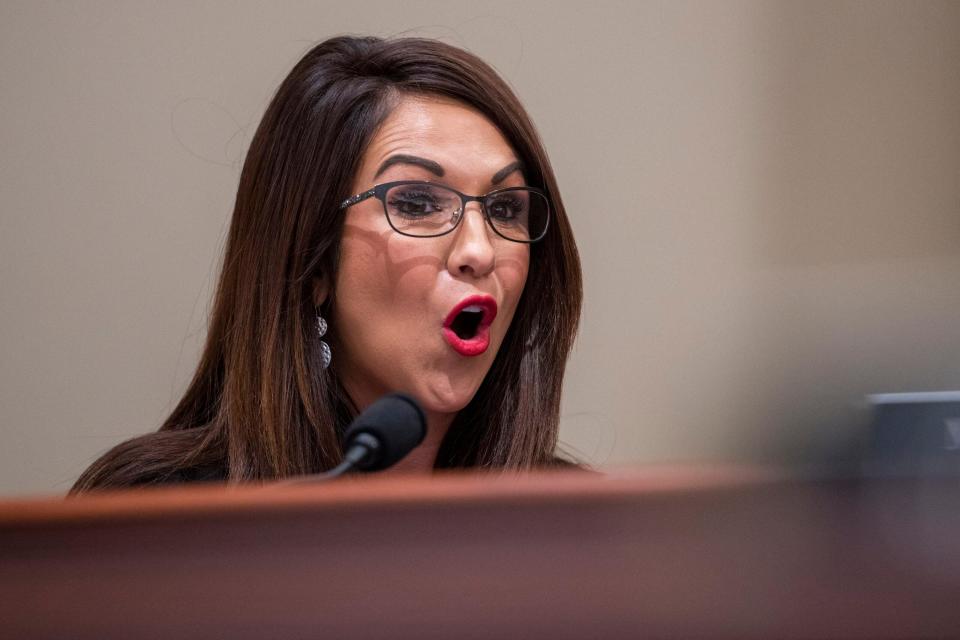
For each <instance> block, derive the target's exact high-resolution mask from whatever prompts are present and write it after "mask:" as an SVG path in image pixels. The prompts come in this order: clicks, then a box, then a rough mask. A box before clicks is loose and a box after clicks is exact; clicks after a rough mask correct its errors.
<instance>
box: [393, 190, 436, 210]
mask: <svg viewBox="0 0 960 640" xmlns="http://www.w3.org/2000/svg"><path fill="white" fill-rule="evenodd" d="M387 206H388V207H389V208H390V213H397V214H399V215H403V216H414V217H418V216H428V215H430V214H432V213H437V212H439V211H442V210H443V207H442V205H441V203H440V202H439V200H438V199H437V197H436V195H435V194H433V193H430V192H428V191H425V190H419V191H418V190H414V189H403V190H400V189H394V190H392V191H390V193H389V194H388V197H387Z"/></svg>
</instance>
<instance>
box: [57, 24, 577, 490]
mask: <svg viewBox="0 0 960 640" xmlns="http://www.w3.org/2000/svg"><path fill="white" fill-rule="evenodd" d="M478 196H483V197H478ZM580 303H581V279H580V265H579V260H578V256H577V251H576V245H575V244H574V241H573V235H572V233H571V229H570V226H569V223H568V221H567V217H566V214H565V212H564V208H563V204H562V202H561V200H560V194H559V191H558V189H557V185H556V180H555V179H554V176H553V172H552V170H551V168H550V164H549V161H548V159H547V155H546V152H545V151H544V149H543V147H542V145H541V143H540V141H539V139H538V137H537V135H536V132H535V130H534V127H533V125H532V123H531V122H530V120H529V118H528V116H527V115H526V113H525V112H524V110H523V108H522V106H521V105H520V103H519V102H518V100H517V98H516V97H515V96H514V95H513V93H512V92H511V91H510V89H509V88H508V87H507V85H506V84H505V83H504V82H503V80H501V79H500V78H499V77H498V76H497V74H496V73H495V72H494V71H493V69H492V68H490V67H489V66H488V65H486V64H485V63H484V62H482V61H481V60H479V59H478V58H476V57H475V56H473V55H471V54H469V53H466V52H464V51H462V50H459V49H457V48H455V47H452V46H449V45H446V44H443V43H440V42H436V41H431V40H425V39H396V40H380V39H377V38H352V37H337V38H333V39H330V40H327V41H326V42H323V43H321V44H320V45H318V46H316V47H315V48H313V49H312V50H311V51H310V52H309V53H308V54H307V55H306V56H305V57H304V58H303V59H302V60H301V61H300V62H299V63H298V64H297V65H296V67H294V69H293V71H292V72H291V73H290V75H289V76H288V77H287V78H286V79H285V80H284V82H283V83H282V84H281V85H280V87H279V89H278V90H277V93H276V95H275V96H274V98H273V100H272V102H271V104H270V106H269V107H268V109H267V111H266V114H265V115H264V117H263V120H262V121H261V123H260V126H259V128H258V129H257V132H256V134H255V136H254V138H253V141H252V142H251V145H250V149H249V151H248V153H247V157H246V160H245V162H244V166H243V171H242V174H241V178H240V184H239V188H238V192H237V199H236V205H235V208H234V213H233V219H232V223H231V227H230V232H229V236H228V240H227V245H226V254H225V257H224V262H223V269H222V273H221V276H220V280H219V284H218V288H217V292H216V296H215V301H214V307H213V313H212V317H211V320H210V326H209V332H208V337H207V341H206V345H205V348H204V351H203V355H202V358H201V361H200V364H199V366H198V368H197V372H196V373H195V375H194V377H193V380H192V381H191V383H190V385H189V387H188V389H187V391H186V394H185V395H184V397H183V399H182V400H181V401H180V403H179V404H178V405H177V407H176V409H175V410H174V411H173V413H172V414H171V415H170V417H169V418H168V419H167V420H166V421H165V422H164V423H163V425H162V426H161V428H160V430H159V431H158V432H156V433H151V434H148V435H145V436H141V437H138V438H134V439H132V440H129V441H127V442H124V443H122V444H120V445H118V446H116V447H115V448H113V449H112V450H111V451H109V452H108V453H106V454H105V455H104V456H102V457H101V458H100V459H99V460H97V461H96V462H95V463H94V464H93V465H91V466H90V468H89V469H87V470H86V471H85V472H84V473H83V475H82V476H81V477H80V479H79V480H78V481H77V483H76V485H75V486H74V487H73V490H72V491H73V492H82V491H87V490H90V489H94V488H100V487H113V486H129V485H138V484H156V483H163V482H182V481H190V480H228V481H231V482H241V481H264V480H270V479H278V478H284V477H288V476H293V475H299V474H310V473H317V472H321V471H324V470H327V469H330V468H332V467H334V466H335V465H336V464H337V463H338V462H339V461H340V459H341V456H342V450H341V443H340V438H341V436H342V434H343V431H344V430H345V428H346V426H347V425H348V424H349V422H350V420H351V419H352V417H353V416H354V415H356V414H357V412H358V411H362V410H363V409H364V408H365V407H366V406H367V405H368V404H369V403H371V402H372V401H374V400H375V399H376V398H377V397H379V396H380V395H382V394H384V393H388V392H391V391H405V392H407V393H409V394H411V395H413V397H414V398H416V399H417V400H418V401H419V402H420V404H421V405H422V406H423V408H424V411H425V413H426V415H427V436H426V439H425V441H424V443H423V444H422V445H421V446H420V447H418V448H417V449H415V450H414V451H413V452H412V453H411V454H410V455H409V456H408V457H407V458H406V459H405V460H403V461H401V463H400V465H401V466H405V467H406V468H408V469H430V468H440V467H483V468H505V469H506V468H509V469H532V468H536V467H544V466H551V465H555V464H558V463H559V462H560V461H559V459H558V458H557V457H556V456H555V453H554V449H555V447H556V442H557V429H558V418H559V405H560V392H561V386H562V380H563V370H564V365H565V362H566V358H567V355H568V353H569V351H570V348H571V345H572V342H573V338H574V335H575V333H576V328H577V322H578V319H579V313H580Z"/></svg>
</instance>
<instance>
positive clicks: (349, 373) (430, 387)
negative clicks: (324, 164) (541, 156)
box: [330, 97, 530, 415]
mask: <svg viewBox="0 0 960 640" xmlns="http://www.w3.org/2000/svg"><path fill="white" fill-rule="evenodd" d="M517 160H518V159H517V156H516V154H515V153H514V151H513V149H512V148H511V147H510V145H509V144H508V143H507V141H506V139H504V137H503V135H502V134H501V133H500V131H499V130H498V129H497V128H496V127H495V126H494V125H493V124H492V123H491V122H490V121H489V120H487V119H486V118H485V117H484V116H483V115H481V114H480V113H479V112H477V111H475V110H473V109H471V108H470V107H468V106H466V105H464V104H461V103H458V102H454V101H450V100H447V99H444V98H435V97H405V98H403V99H402V100H401V102H400V103H399V105H398V106H397V107H396V108H395V109H394V111H393V112H392V113H391V114H390V115H389V116H388V117H387V119H386V120H385V121H384V123H383V124H382V126H381V127H380V129H379V130H378V132H377V133H376V134H375V136H374V138H373V140H372V141H371V143H370V145H369V147H368V148H367V150H366V153H365V154H364V156H363V159H362V161H361V166H360V170H359V172H358V173H357V175H356V177H355V179H354V182H353V189H352V190H351V195H352V194H355V193H362V192H364V191H366V190H368V189H370V188H372V187H373V186H374V185H376V184H382V183H385V182H393V181H397V180H425V181H431V182H436V183H439V184H443V185H446V186H449V187H452V188H454V189H456V190H458V191H461V192H463V193H466V194H469V195H482V194H486V193H487V192H489V191H491V190H493V189H499V188H503V187H513V186H522V185H524V184H525V182H524V178H523V174H522V172H521V169H520V168H519V164H518V162H517ZM511 165H513V167H514V168H513V169H511ZM343 214H344V216H345V218H344V227H343V238H342V242H341V246H340V263H339V267H338V270H337V276H336V282H335V284H334V286H335V297H334V308H333V310H332V314H331V315H332V317H331V318H330V324H331V327H332V331H331V335H333V336H335V338H334V343H333V344H332V345H331V346H332V347H333V358H334V364H333V366H334V368H335V369H336V370H337V372H338V374H339V376H340V379H341V380H342V382H343V385H344V387H345V389H346V390H347V392H348V393H349V394H350V396H351V398H352V399H353V400H354V402H355V403H356V404H357V405H358V407H359V408H360V409H363V408H364V407H365V406H366V405H367V404H369V403H371V402H373V401H374V400H376V399H377V398H378V397H380V396H381V395H383V394H385V393H389V392H391V391H404V392H407V393H410V394H411V395H413V396H414V397H415V398H416V399H417V400H419V401H420V403H421V404H422V405H423V407H424V409H425V410H426V411H427V412H428V415H430V414H433V415H438V414H439V415H445V414H446V415H450V414H454V413H456V412H457V411H459V410H460V409H462V408H463V407H464V406H466V404H467V403H468V402H469V401H470V400H471V398H473V396H474V394H475V393H476V391H477V389H478V388H479V386H480V383H481V382H482V381H483V378H484V376H486V374H487V371H489V369H490V366H491V365H492V363H493V360H494V357H495V356H496V354H497V351H498V349H499V348H500V344H501V343H502V341H503V338H504V335H505V334H506V332H507V329H508V327H509V326H510V321H511V320H512V319H513V314H514V312H515V311H516V308H517V302H518V301H519V299H520V294H521V293H522V292H523V286H524V283H525V282H526V279H527V271H528V268H529V261H530V252H529V246H528V245H526V244H523V243H518V242H511V241H509V240H505V239H503V238H501V237H500V236H498V235H497V234H496V233H494V231H493V230H492V229H491V228H490V226H489V225H488V224H487V222H486V220H485V219H484V216H483V212H482V211H481V209H480V205H479V203H477V202H471V203H469V204H468V205H467V207H466V210H465V213H464V216H463V219H462V220H461V221H460V224H459V225H458V226H457V228H456V229H455V230H454V231H453V232H451V233H449V234H447V235H444V236H439V237H434V238H414V237H408V236H404V235H401V234H399V233H397V232H396V231H394V230H393V229H392V228H391V226H390V224H389V222H388V221H387V218H386V216H385V215H384V209H383V204H382V202H381V201H380V200H378V199H377V198H369V199H367V200H364V201H362V202H360V203H358V204H356V205H354V206H352V207H349V208H348V209H346V210H345V211H344V212H343ZM463 308H466V309H467V313H466V315H464V314H458V312H459V311H460V310H461V309H463ZM471 311H472V312H476V315H474V316H473V319H474V324H473V325H472V326H469V325H470V323H469V322H467V323H466V324H467V325H468V327H467V328H466V330H464V329H463V327H461V326H460V325H459V324H455V325H454V326H451V322H453V321H457V322H463V321H464V318H467V319H470V313H471ZM458 315H459V316H460V319H459V320H457V317H458ZM476 318H482V319H481V320H480V321H479V326H477V325H476ZM454 329H456V331H454ZM458 335H459V336H460V337H458Z"/></svg>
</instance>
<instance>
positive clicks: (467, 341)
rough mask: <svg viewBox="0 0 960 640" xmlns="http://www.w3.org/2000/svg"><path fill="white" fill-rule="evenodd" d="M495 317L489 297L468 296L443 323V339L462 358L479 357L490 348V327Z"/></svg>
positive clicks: (495, 313) (494, 307)
mask: <svg viewBox="0 0 960 640" xmlns="http://www.w3.org/2000/svg"><path fill="white" fill-rule="evenodd" d="M496 317H497V301H496V300H494V299H493V297H491V296H480V295H476V296H468V297H466V298H464V299H463V300H461V301H460V302H458V303H457V305H456V306H455V307H454V308H453V309H451V310H450V313H448V314H447V319H446V320H444V321H443V337H444V339H446V341H447V342H448V343H449V344H450V346H451V347H453V350H454V351H456V352H457V353H459V354H460V355H462V356H479V355H480V354H481V353H483V352H484V351H486V350H487V347H489V346H490V325H491V324H493V320H494V318H496Z"/></svg>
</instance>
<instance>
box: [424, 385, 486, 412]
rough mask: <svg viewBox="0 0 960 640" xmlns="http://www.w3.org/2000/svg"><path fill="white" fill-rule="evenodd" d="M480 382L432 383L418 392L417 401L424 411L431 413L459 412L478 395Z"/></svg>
mask: <svg viewBox="0 0 960 640" xmlns="http://www.w3.org/2000/svg"><path fill="white" fill-rule="evenodd" d="M479 388H480V385H479V384H475V385H457V386H451V385H449V384H442V385H430V386H427V387H425V388H422V389H421V390H419V391H418V393H416V394H415V395H416V398H417V401H419V402H420V405H421V406H422V407H423V410H424V411H428V412H431V413H457V412H458V411H460V410H462V409H463V408H464V407H466V406H467V405H468V404H470V401H471V400H473V396H475V395H476V393H477V389H479Z"/></svg>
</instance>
